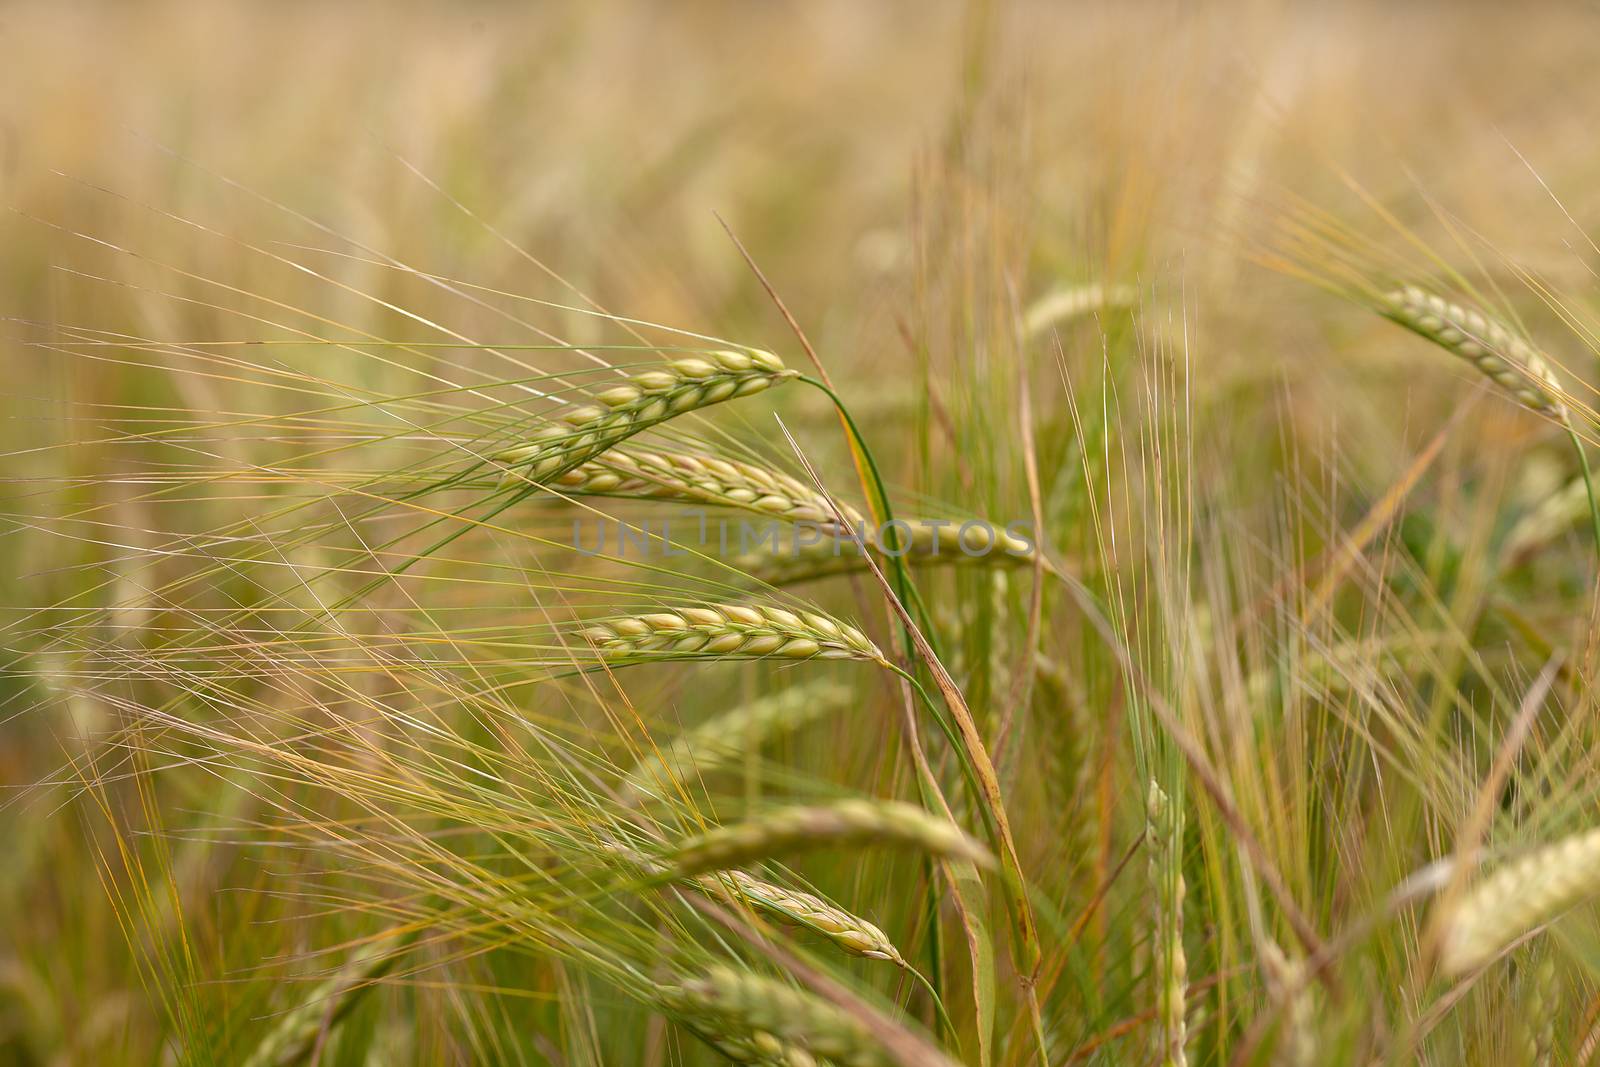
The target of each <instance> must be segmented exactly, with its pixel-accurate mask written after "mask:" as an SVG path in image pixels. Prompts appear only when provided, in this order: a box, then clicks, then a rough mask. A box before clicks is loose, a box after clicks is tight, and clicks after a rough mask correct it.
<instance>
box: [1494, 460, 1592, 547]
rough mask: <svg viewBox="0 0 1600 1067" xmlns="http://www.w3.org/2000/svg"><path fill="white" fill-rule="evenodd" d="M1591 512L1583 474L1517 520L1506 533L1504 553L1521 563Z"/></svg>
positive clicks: (1503, 544)
mask: <svg viewBox="0 0 1600 1067" xmlns="http://www.w3.org/2000/svg"><path fill="white" fill-rule="evenodd" d="M1588 514H1589V490H1588V486H1586V485H1585V484H1584V481H1583V477H1582V476H1581V475H1580V476H1579V477H1576V478H1574V479H1572V481H1570V482H1568V483H1567V484H1566V485H1565V486H1563V487H1562V488H1560V489H1558V490H1556V491H1555V492H1554V493H1551V494H1550V495H1549V496H1547V497H1545V498H1544V500H1542V501H1540V502H1539V503H1538V504H1537V505H1535V506H1534V507H1533V508H1532V509H1531V510H1530V511H1529V512H1528V513H1527V514H1525V515H1523V516H1522V517H1521V518H1520V519H1518V520H1517V522H1516V524H1515V525H1514V526H1512V527H1511V530H1510V531H1509V532H1508V533H1507V534H1506V539H1505V541H1504V542H1503V543H1502V545H1501V548H1500V552H1501V555H1502V556H1503V557H1504V558H1505V559H1506V560H1507V561H1508V562H1510V563H1520V562H1522V561H1523V560H1526V559H1527V558H1528V557H1530V556H1532V555H1533V554H1534V553H1536V552H1538V551H1539V550H1540V549H1541V548H1544V547H1545V546H1546V545H1548V544H1550V543H1551V542H1553V541H1556V540H1557V539H1559V538H1560V537H1561V536H1562V535H1564V534H1565V533H1566V532H1567V531H1568V530H1569V529H1571V528H1572V526H1573V525H1574V524H1575V523H1578V522H1580V521H1582V520H1583V519H1584V518H1586V517H1587V516H1588Z"/></svg>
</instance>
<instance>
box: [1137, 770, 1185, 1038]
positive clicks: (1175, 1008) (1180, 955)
mask: <svg viewBox="0 0 1600 1067" xmlns="http://www.w3.org/2000/svg"><path fill="white" fill-rule="evenodd" d="M1146 815H1147V817H1148V820H1149V821H1148V823H1147V825H1146V829H1145V834H1146V843H1147V844H1148V845H1149V848H1150V862H1149V875H1150V887H1151V892H1152V896H1153V897H1154V902H1155V908H1154V919H1155V928H1154V930H1153V935H1154V940H1155V946H1156V950H1155V958H1154V960H1153V964H1154V970H1153V976H1154V981H1155V1010H1156V1049H1155V1052H1156V1061H1157V1062H1158V1063H1160V1064H1161V1065H1162V1067H1187V1064H1188V1062H1189V1059H1188V1053H1187V1051H1186V1049H1185V1046H1186V1045H1187V1044H1188V1040H1189V1033H1188V1024H1187V1021H1186V1019H1185V1016H1184V1012H1185V1009H1186V1005H1187V1000H1188V993H1189V960H1188V957H1187V956H1186V955H1185V954H1184V950H1183V898H1184V894H1185V888H1184V882H1183V870H1182V862H1181V860H1182V855H1181V848H1180V846H1181V842H1182V841H1183V811H1182V810H1181V809H1180V808H1178V807H1177V806H1176V805H1174V804H1173V803H1172V801H1171V798H1169V797H1168V796H1167V794H1166V793H1165V792H1163V791H1162V789H1161V787H1160V786H1159V785H1157V784H1156V782H1155V779H1153V778H1152V779H1151V780H1150V793H1149V796H1148V798H1147V800H1146Z"/></svg>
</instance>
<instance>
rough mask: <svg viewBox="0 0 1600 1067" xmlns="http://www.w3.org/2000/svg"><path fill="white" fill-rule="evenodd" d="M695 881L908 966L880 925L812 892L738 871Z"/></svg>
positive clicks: (855, 951)
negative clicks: (787, 886)
mask: <svg viewBox="0 0 1600 1067" xmlns="http://www.w3.org/2000/svg"><path fill="white" fill-rule="evenodd" d="M695 884H696V885H697V886H699V887H700V888H701V889H704V890H705V891H706V892H708V893H710V894H712V895H713V896H718V897H722V898H723V899H725V900H731V901H735V902H742V903H746V904H748V905H750V907H752V908H754V909H755V910H756V911H759V912H761V913H762V914H764V915H767V916H770V917H772V918H774V919H776V920H778V921H779V922H783V923H787V924H789V925H791V926H802V927H805V928H806V929H808V930H811V931H813V932H814V933H817V934H819V935H821V936H822V937H823V938H826V939H827V940H828V941H831V942H832V943H833V944H835V945H837V946H838V947H839V948H840V949H842V950H844V951H845V952H847V953H849V954H850V955H852V956H860V957H862V958H864V959H873V960H889V961H890V962H892V963H896V964H899V965H900V966H902V967H904V966H905V965H906V961H905V960H904V959H903V958H902V957H901V955H900V950H899V949H897V948H895V946H894V943H893V942H892V941H890V940H889V937H888V935H887V934H885V933H884V932H883V931H882V930H880V929H878V927H877V926H875V925H873V924H872V923H870V922H868V921H867V920H865V919H863V918H861V917H860V916H859V915H853V914H851V913H850V912H848V911H845V910H844V909H843V908H840V907H836V906H834V905H832V904H829V903H828V902H827V901H825V900H823V899H822V898H821V897H818V896H814V895H812V894H811V893H805V892H802V891H800V890H798V889H787V888H785V887H783V886H780V885H774V884H772V883H771V882H764V881H762V880H761V879H759V878H756V877H754V876H752V875H749V874H746V873H745V872H744V871H737V870H729V871H721V872H719V873H717V874H705V875H701V876H700V877H698V878H696V879H695Z"/></svg>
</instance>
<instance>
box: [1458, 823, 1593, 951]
mask: <svg viewBox="0 0 1600 1067" xmlns="http://www.w3.org/2000/svg"><path fill="white" fill-rule="evenodd" d="M1597 893H1600V830H1589V831H1586V832H1584V833H1581V834H1574V835H1573V836H1571V837H1568V838H1566V839H1564V840H1562V841H1558V842H1556V843H1555V844H1551V845H1546V846H1544V847H1543V848H1540V849H1537V850H1536V851H1534V852H1532V853H1530V854H1529V855H1527V856H1524V857H1522V858H1521V859H1519V860H1516V861H1514V862H1512V863H1508V864H1506V865H1505V866H1503V867H1501V868H1499V869H1498V870H1496V871H1494V872H1493V873H1491V874H1489V875H1488V876H1487V877H1485V878H1484V879H1483V880H1482V881H1480V882H1479V883H1478V884H1477V885H1475V886H1473V887H1472V888H1471V889H1469V890H1467V892H1466V894H1465V895H1464V896H1463V897H1462V898H1461V899H1460V900H1459V901H1458V902H1457V903H1456V904H1455V905H1454V907H1453V908H1452V910H1451V912H1450V913H1449V915H1448V916H1446V918H1445V920H1444V925H1443V933H1442V941H1441V944H1440V954H1439V963H1440V966H1441V967H1443V968H1444V970H1445V972H1446V973H1448V974H1463V973H1465V972H1467V971H1470V970H1473V969H1475V968H1478V967H1481V966H1483V965H1484V964H1486V963H1488V962H1489V961H1490V960H1492V959H1494V957H1495V956H1497V955H1498V954H1499V953H1500V952H1501V951H1502V950H1504V949H1505V948H1506V947H1507V946H1509V945H1510V944H1511V943H1512V942H1513V941H1515V940H1517V938H1519V937H1521V936H1523V935H1524V934H1526V933H1528V932H1530V931H1532V930H1534V929H1536V928H1538V927H1540V926H1542V925H1544V924H1545V923H1548V922H1550V921H1551V920H1552V919H1555V918H1556V917H1557V916H1559V915H1560V914H1561V913H1562V912H1564V911H1566V910H1567V909H1568V908H1570V907H1572V906H1573V905H1575V904H1579V903H1582V902H1583V901H1585V900H1588V899H1589V898H1591V897H1593V896H1595V895H1596V894H1597Z"/></svg>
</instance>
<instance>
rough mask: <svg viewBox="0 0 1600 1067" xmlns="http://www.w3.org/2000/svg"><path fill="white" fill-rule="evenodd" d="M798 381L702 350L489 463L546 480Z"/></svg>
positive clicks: (750, 361)
mask: <svg viewBox="0 0 1600 1067" xmlns="http://www.w3.org/2000/svg"><path fill="white" fill-rule="evenodd" d="M797 376H798V372H797V371H792V370H789V369H788V368H786V367H785V366H784V365H783V361H782V360H780V359H779V358H778V357H777V356H775V355H773V354H772V353H771V352H764V351H762V350H760V349H754V348H752V349H746V350H744V351H742V352H735V351H731V350H729V351H722V352H708V353H706V354H705V356H704V357H700V356H692V357H689V358H686V359H675V360H672V361H671V362H670V363H667V364H666V365H665V366H664V367H662V368H658V369H653V370H647V371H642V372H640V373H638V374H635V375H633V376H632V377H630V378H629V379H628V380H627V381H626V382H624V383H622V384H621V385H617V386H613V387H612V388H610V389H606V390H604V391H603V392H600V393H597V394H596V395H595V397H594V399H595V401H597V403H594V404H577V405H574V406H573V407H571V408H569V409H568V410H567V411H566V412H565V413H563V414H561V415H559V416H557V421H558V422H559V423H560V424H561V425H550V426H545V427H544V428H543V429H541V430H539V431H538V432H536V433H535V434H534V435H533V437H534V439H533V440H532V441H530V442H529V443H527V444H524V445H519V446H517V447H516V448H513V449H509V450H507V451H505V452H502V453H500V454H499V455H498V456H496V457H495V459H496V460H497V461H498V462H499V463H500V464H501V465H502V466H503V467H507V468H509V469H510V470H511V471H513V472H514V473H516V474H518V475H519V476H520V477H521V478H523V479H524V480H526V481H529V482H532V483H534V484H537V485H548V484H550V482H551V481H552V480H554V479H556V478H559V477H560V476H561V475H563V474H566V473H567V472H568V471H571V470H573V469H574V468H576V467H577V466H578V465H580V464H582V463H584V462H585V461H587V460H590V459H593V458H594V457H595V456H598V455H600V454H601V453H603V452H605V451H606V450H607V449H609V448H612V447H613V446H615V445H617V444H620V443H621V442H623V441H625V440H627V439H628V438H629V437H632V436H633V435H634V434H636V433H638V432H639V431H640V430H644V429H648V428H649V427H651V426H654V425H656V424H657V423H662V422H665V421H667V420H668V419H670V418H672V417H674V416H676V415H682V414H684V413H685V412H689V411H694V410H697V409H699V408H704V407H710V406H711V405H712V404H720V403H722V402H723V401H724V400H731V399H733V398H734V397H736V396H750V395H752V394H754V393H759V392H761V391H763V390H765V389H768V388H770V387H772V386H774V385H777V384H778V383H780V382H783V381H786V380H787V379H789V378H794V377H797Z"/></svg>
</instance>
